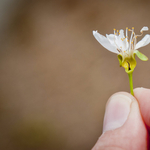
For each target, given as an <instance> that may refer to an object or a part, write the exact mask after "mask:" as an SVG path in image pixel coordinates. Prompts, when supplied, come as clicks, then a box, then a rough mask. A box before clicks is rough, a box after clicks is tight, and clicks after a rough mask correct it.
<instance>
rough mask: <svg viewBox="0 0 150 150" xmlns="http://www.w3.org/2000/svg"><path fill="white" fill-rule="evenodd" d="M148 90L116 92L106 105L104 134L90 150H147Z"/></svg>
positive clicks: (149, 98)
mask: <svg viewBox="0 0 150 150" xmlns="http://www.w3.org/2000/svg"><path fill="white" fill-rule="evenodd" d="M149 131H150V89H145V88H136V89H135V90H134V97H133V96H132V95H130V94H129V93H126V92H119V93H116V94H114V95H112V96H111V97H110V99H109V100H108V102H107V104H106V111H105V116H104V125H103V134H102V135H101V136H100V138H99V139H98V141H97V143H96V144H95V146H94V147H93V149H92V150H148V149H149V148H148V147H149V146H148V143H149V134H150V132H149Z"/></svg>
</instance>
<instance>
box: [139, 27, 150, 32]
mask: <svg viewBox="0 0 150 150" xmlns="http://www.w3.org/2000/svg"><path fill="white" fill-rule="evenodd" d="M143 31H148V27H143V28H142V29H141V30H140V32H143Z"/></svg>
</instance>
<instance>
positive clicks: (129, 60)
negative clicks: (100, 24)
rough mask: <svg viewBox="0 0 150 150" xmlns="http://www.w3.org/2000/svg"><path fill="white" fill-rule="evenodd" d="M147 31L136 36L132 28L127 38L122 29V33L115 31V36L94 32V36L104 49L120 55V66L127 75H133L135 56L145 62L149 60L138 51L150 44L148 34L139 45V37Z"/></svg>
mask: <svg viewBox="0 0 150 150" xmlns="http://www.w3.org/2000/svg"><path fill="white" fill-rule="evenodd" d="M147 30H148V27H143V28H142V29H141V30H140V32H141V35H136V34H135V32H134V27H132V29H128V28H126V36H125V35H124V30H122V29H121V30H120V31H118V30H116V29H114V34H109V35H108V34H106V37H105V36H103V35H101V34H99V33H98V32H97V31H93V35H94V37H95V38H96V40H97V41H98V42H99V43H100V44H101V45H102V46H103V47H105V48H106V49H107V50H109V51H111V52H113V53H116V54H118V60H119V63H120V66H123V67H124V68H125V71H126V72H127V73H131V72H133V70H134V68H135V66H136V60H135V54H136V55H137V56H138V57H139V58H140V59H141V60H143V61H147V60H148V58H147V57H146V56H145V55H143V54H142V53H140V52H139V51H138V49H139V48H140V47H143V46H146V45H147V44H149V43H150V35H149V34H146V35H145V36H144V38H143V39H142V40H141V41H139V42H138V43H137V37H139V36H142V34H143V31H147ZM129 35H130V37H129Z"/></svg>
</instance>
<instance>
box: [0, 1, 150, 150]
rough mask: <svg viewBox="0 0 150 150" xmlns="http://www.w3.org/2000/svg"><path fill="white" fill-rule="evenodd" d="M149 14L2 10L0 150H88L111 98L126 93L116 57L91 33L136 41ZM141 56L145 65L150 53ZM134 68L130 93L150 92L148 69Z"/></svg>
mask: <svg viewBox="0 0 150 150" xmlns="http://www.w3.org/2000/svg"><path fill="white" fill-rule="evenodd" d="M3 1H4V0H3ZM11 6H12V7H13V6H15V7H13V9H12V10H11V11H10V8H11ZM149 7H150V2H149V1H148V0H147V1H146V0H131V1H125V0H122V1H119V0H114V1H111V0H106V1H103V0H94V1H92V0H49V1H48V0H36V1H30V0H26V1H25V0H24V1H23V0H22V3H21V2H20V3H19V4H18V1H17V0H16V1H15V0H14V1H13V3H11V5H9V7H6V9H5V11H4V12H9V13H7V16H6V17H4V18H3V19H2V21H3V22H2V23H3V26H2V25H1V26H0V27H1V29H0V31H1V35H0V133H1V134H0V143H1V144H0V149H3V150H87V149H91V148H92V147H93V145H94V144H95V142H96V141H97V139H98V137H99V136H100V134H101V132H102V124H103V115H104V110H105V104H106V102H107V100H108V98H109V97H110V96H111V95H112V94H113V93H115V92H118V91H127V92H129V84H128V76H127V74H126V73H125V71H124V68H120V67H119V62H118V60H117V55H116V54H113V53H110V52H109V51H107V50H106V49H104V48H103V47H102V46H101V45H100V44H99V43H98V42H97V41H96V40H95V38H94V37H93V35H92V31H93V30H98V31H99V32H100V33H101V34H103V35H105V34H106V33H107V34H110V33H113V28H116V29H125V28H126V27H129V28H131V27H133V26H134V27H135V32H136V34H140V32H139V31H140V29H141V28H142V27H143V26H149V27H150V19H149V15H150V9H149ZM8 14H9V15H8ZM6 22H7V23H6ZM148 33H150V31H149V32H148ZM141 52H142V53H144V54H145V55H146V56H148V57H149V58H150V45H148V46H146V47H143V48H141ZM137 63H138V64H137V67H136V69H135V71H134V74H133V78H134V87H147V88H149V87H150V82H149V81H150V61H148V62H142V61H139V60H138V59H137Z"/></svg>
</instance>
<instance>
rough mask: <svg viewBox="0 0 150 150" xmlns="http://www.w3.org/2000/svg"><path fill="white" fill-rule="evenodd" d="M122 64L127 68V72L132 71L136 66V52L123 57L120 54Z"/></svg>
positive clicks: (119, 58)
mask: <svg viewBox="0 0 150 150" xmlns="http://www.w3.org/2000/svg"><path fill="white" fill-rule="evenodd" d="M118 60H119V64H120V66H122V67H124V68H125V71H126V73H128V74H129V73H132V72H133V71H134V68H135V67H136V60H135V54H134V55H132V56H130V57H125V58H124V57H123V56H122V55H121V54H119V55H118Z"/></svg>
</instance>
